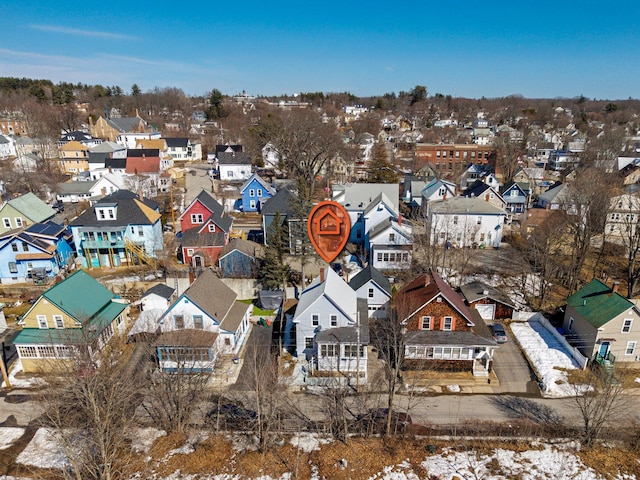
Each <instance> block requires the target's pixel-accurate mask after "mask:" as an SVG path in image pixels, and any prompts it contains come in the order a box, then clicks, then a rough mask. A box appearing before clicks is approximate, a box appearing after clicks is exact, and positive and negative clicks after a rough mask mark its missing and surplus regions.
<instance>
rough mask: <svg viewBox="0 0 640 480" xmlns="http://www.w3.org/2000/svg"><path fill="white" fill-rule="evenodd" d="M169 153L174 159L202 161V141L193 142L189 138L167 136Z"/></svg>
mask: <svg viewBox="0 0 640 480" xmlns="http://www.w3.org/2000/svg"><path fill="white" fill-rule="evenodd" d="M164 140H165V142H167V153H168V154H169V156H170V157H171V158H172V160H174V161H175V160H182V161H189V162H201V161H202V145H201V144H200V142H192V141H191V140H189V139H188V138H165V139H164Z"/></svg>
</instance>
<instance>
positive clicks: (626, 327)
mask: <svg viewBox="0 0 640 480" xmlns="http://www.w3.org/2000/svg"><path fill="white" fill-rule="evenodd" d="M632 324H633V318H625V319H624V322H623V324H622V333H629V332H630V331H631V325H632Z"/></svg>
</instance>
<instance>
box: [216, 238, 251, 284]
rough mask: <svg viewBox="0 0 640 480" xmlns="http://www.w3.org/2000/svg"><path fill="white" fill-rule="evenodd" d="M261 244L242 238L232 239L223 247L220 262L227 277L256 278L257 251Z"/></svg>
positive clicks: (223, 273) (221, 268)
mask: <svg viewBox="0 0 640 480" xmlns="http://www.w3.org/2000/svg"><path fill="white" fill-rule="evenodd" d="M258 248H259V245H258V244H257V243H254V242H250V241H248V240H242V239H241V238H234V239H232V240H231V241H230V242H229V243H228V244H227V245H225V246H224V247H223V248H222V251H221V252H220V257H219V258H218V263H219V265H220V270H221V271H222V275H223V276H225V277H236V278H254V277H255V274H256V267H257V265H256V253H257V252H256V251H257V249H258Z"/></svg>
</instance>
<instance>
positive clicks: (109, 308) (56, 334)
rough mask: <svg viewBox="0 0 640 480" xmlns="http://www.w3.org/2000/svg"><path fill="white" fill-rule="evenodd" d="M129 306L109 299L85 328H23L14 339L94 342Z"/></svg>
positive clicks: (25, 342) (39, 342) (20, 341)
mask: <svg viewBox="0 0 640 480" xmlns="http://www.w3.org/2000/svg"><path fill="white" fill-rule="evenodd" d="M125 308H127V304H126V303H120V302H115V301H109V303H108V304H107V305H106V306H105V307H104V308H103V309H102V310H100V311H99V312H97V314H96V316H95V317H93V318H92V319H91V320H89V321H88V322H87V323H86V324H85V325H84V327H83V328H23V329H22V330H20V332H18V335H16V337H15V338H14V340H13V343H14V344H16V345H43V344H45V345H46V344H49V345H77V344H85V343H90V342H92V341H93V340H94V339H95V338H97V337H98V335H100V334H101V333H102V331H103V330H104V329H105V328H106V327H107V325H109V324H110V323H111V322H113V320H114V319H115V318H116V317H117V316H118V315H120V314H121V313H122V311H123V310H124V309H125Z"/></svg>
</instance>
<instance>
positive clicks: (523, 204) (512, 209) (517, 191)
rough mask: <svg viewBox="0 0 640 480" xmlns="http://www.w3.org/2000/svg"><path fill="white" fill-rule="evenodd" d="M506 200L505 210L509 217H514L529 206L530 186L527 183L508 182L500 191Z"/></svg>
mask: <svg viewBox="0 0 640 480" xmlns="http://www.w3.org/2000/svg"><path fill="white" fill-rule="evenodd" d="M500 193H501V194H502V198H504V201H505V202H506V207H505V210H506V211H507V213H508V214H509V217H510V219H516V218H518V217H519V216H520V215H521V214H523V213H524V212H525V211H526V210H527V208H529V198H530V188H529V184H528V183H523V182H509V183H507V184H506V185H505V186H504V187H503V188H502V191H501V192H500Z"/></svg>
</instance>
